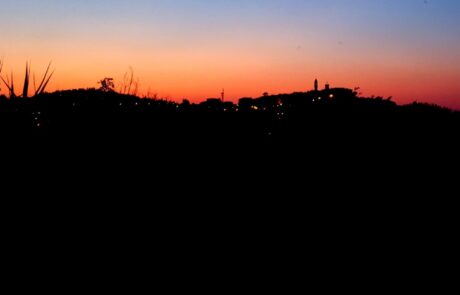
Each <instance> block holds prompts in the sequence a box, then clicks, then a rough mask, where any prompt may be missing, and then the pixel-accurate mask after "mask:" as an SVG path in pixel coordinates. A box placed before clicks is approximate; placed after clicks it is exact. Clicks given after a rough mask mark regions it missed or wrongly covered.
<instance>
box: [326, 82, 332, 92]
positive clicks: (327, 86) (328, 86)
mask: <svg viewBox="0 0 460 295" xmlns="http://www.w3.org/2000/svg"><path fill="white" fill-rule="evenodd" d="M325 89H326V90H329V89H331V86H330V85H329V82H326V86H325Z"/></svg>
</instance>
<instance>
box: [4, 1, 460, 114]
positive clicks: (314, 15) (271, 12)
mask: <svg viewBox="0 0 460 295" xmlns="http://www.w3.org/2000/svg"><path fill="white" fill-rule="evenodd" d="M0 4H1V5H0V57H1V56H3V58H4V61H5V68H4V71H5V70H6V71H7V72H9V71H10V70H14V72H15V74H16V77H17V79H20V78H21V76H22V75H23V71H24V66H25V61H26V60H31V61H32V67H33V68H32V71H34V72H36V74H37V75H39V74H42V72H43V70H44V68H45V67H46V65H47V63H48V61H49V60H53V64H54V68H55V69H56V74H55V77H54V79H53V81H52V85H50V88H51V89H50V90H54V89H68V88H80V87H85V88H86V87H96V86H97V84H96V81H98V80H100V79H101V78H104V77H114V78H115V82H120V80H121V79H122V77H123V74H124V73H125V72H126V71H127V70H128V69H129V67H130V66H131V67H132V68H133V69H134V72H135V75H136V76H137V77H138V78H139V80H140V86H141V91H142V92H143V93H147V92H148V91H149V90H150V92H151V93H158V94H159V95H160V96H163V97H167V98H170V99H174V100H178V101H180V100H181V99H182V98H185V97H187V98H189V99H191V100H193V101H198V100H202V99H204V98H208V97H216V96H218V95H219V93H220V92H221V89H222V88H225V89H226V95H227V97H228V99H232V100H236V99H238V98H240V97H243V96H260V95H261V94H262V93H263V92H265V91H268V92H269V93H281V92H283V93H285V92H293V91H305V90H309V89H311V88H312V87H313V80H314V78H315V77H317V78H318V79H319V80H320V82H321V84H324V83H325V82H326V81H329V83H330V84H331V85H332V86H343V87H350V88H353V87H357V86H359V87H361V91H362V93H363V94H364V95H381V96H390V95H391V96H393V97H394V99H395V100H396V101H397V102H398V103H408V102H412V101H415V100H417V101H425V102H431V103H437V104H441V105H444V106H449V107H453V108H456V109H460V81H459V79H460V1H458V0H426V1H425V0H170V1H167V0H135V1H133V0H72V1H67V0H0ZM2 88H3V90H4V88H5V87H2Z"/></svg>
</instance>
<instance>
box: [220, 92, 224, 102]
mask: <svg viewBox="0 0 460 295" xmlns="http://www.w3.org/2000/svg"><path fill="white" fill-rule="evenodd" d="M220 99H221V100H222V102H223V101H224V99H225V89H222V92H221V93H220Z"/></svg>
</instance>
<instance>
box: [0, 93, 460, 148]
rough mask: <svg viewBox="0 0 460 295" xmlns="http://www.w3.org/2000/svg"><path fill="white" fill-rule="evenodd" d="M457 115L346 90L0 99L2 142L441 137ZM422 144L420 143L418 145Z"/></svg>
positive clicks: (451, 128) (54, 95)
mask: <svg viewBox="0 0 460 295" xmlns="http://www.w3.org/2000/svg"><path fill="white" fill-rule="evenodd" d="M459 117H460V116H459V113H458V112H455V111H451V110H449V109H445V108H441V107H439V106H436V105H430V104H423V103H422V104H421V103H414V104H410V105H403V106H399V105H397V104H396V103H394V102H393V101H391V98H388V99H383V98H381V97H376V98H375V97H372V98H362V97H358V95H357V93H356V92H354V91H353V90H351V89H345V88H332V89H325V90H323V91H309V92H297V93H292V94H279V95H268V94H265V95H264V96H262V97H259V98H255V99H253V98H242V99H240V100H239V103H238V104H234V103H232V102H223V101H222V100H221V99H217V98H216V99H208V100H206V101H204V102H202V103H199V104H191V103H190V102H188V101H186V100H185V101H184V102H183V103H180V104H179V103H175V102H171V101H166V100H161V99H141V98H139V97H136V96H132V95H123V94H119V93H116V92H114V91H104V90H97V89H78V90H68V91H57V92H54V93H46V94H42V95H37V96H35V97H33V98H14V99H7V98H6V97H5V96H2V97H0V129H1V132H2V134H3V136H17V135H28V136H38V137H43V138H55V137H65V138H71V137H79V138H80V139H84V138H91V137H95V136H96V137H109V138H122V137H136V138H138V139H143V140H149V139H151V140H155V139H161V138H164V139H170V140H175V141H178V142H180V141H181V140H187V139H194V140H195V141H196V140H198V142H199V140H204V141H211V142H212V141H214V140H222V141H228V142H229V143H232V142H239V141H241V142H244V141H247V140H249V141H256V142H260V143H262V142H263V143H276V142H278V141H280V140H302V139H305V138H308V137H309V136H312V135H314V136H321V134H322V135H325V134H329V135H330V136H338V135H341V136H344V133H343V132H345V134H347V135H349V136H351V138H354V139H357V138H356V137H359V136H364V137H372V138H376V137H379V136H383V137H384V138H385V139H387V140H397V138H400V137H401V136H403V134H408V135H411V136H415V137H416V138H418V137H420V136H424V137H428V136H441V137H442V136H448V135H449V134H452V133H450V132H455V131H456V130H457V128H458V127H459V126H460V125H459V122H460V119H459ZM418 139H422V138H418Z"/></svg>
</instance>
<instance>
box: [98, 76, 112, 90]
mask: <svg viewBox="0 0 460 295" xmlns="http://www.w3.org/2000/svg"><path fill="white" fill-rule="evenodd" d="M97 83H98V84H101V88H99V89H100V90H102V91H104V92H113V91H114V88H115V84H114V83H113V78H104V79H102V80H101V81H99V82H97Z"/></svg>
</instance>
